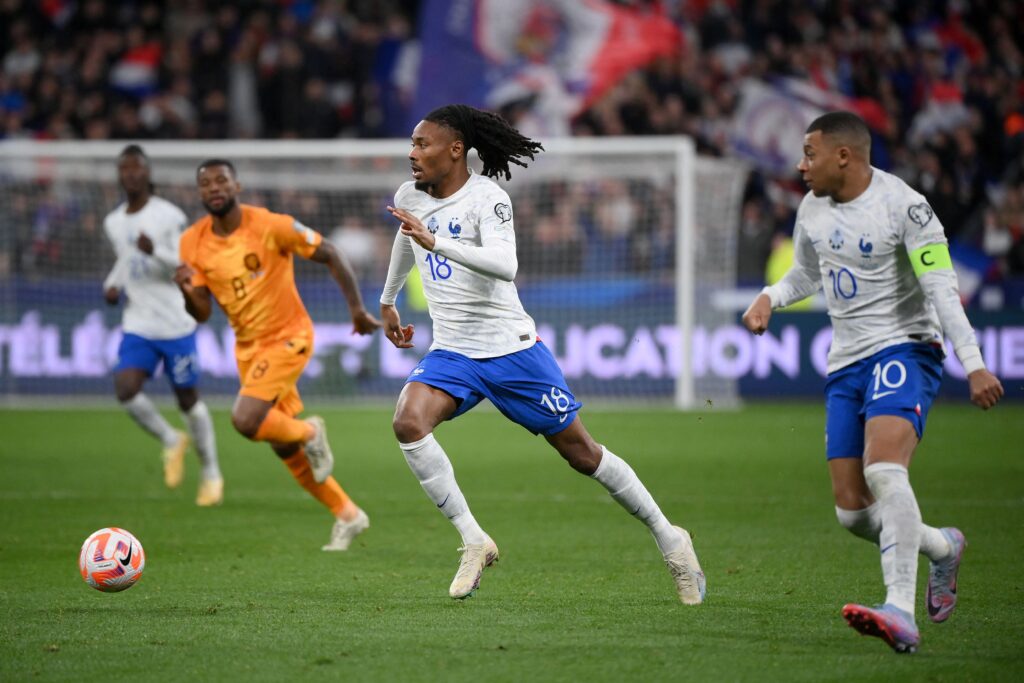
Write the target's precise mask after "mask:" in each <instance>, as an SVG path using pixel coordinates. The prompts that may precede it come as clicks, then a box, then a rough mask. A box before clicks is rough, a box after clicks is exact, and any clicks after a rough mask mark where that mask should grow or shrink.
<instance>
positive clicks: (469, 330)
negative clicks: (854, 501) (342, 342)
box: [380, 105, 705, 605]
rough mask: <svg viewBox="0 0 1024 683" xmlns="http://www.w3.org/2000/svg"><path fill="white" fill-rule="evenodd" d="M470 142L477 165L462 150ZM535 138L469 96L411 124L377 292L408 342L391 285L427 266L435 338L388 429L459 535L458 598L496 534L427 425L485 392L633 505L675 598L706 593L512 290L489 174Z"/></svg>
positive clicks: (691, 559) (494, 554) (503, 209)
mask: <svg viewBox="0 0 1024 683" xmlns="http://www.w3.org/2000/svg"><path fill="white" fill-rule="evenodd" d="M473 147H475V148H476V149H477V152H478V153H479V155H480V159H481V160H482V161H483V165H484V168H483V175H477V174H475V173H473V172H472V171H471V170H470V168H469V166H468V164H467V153H468V151H469V149H470V148H473ZM541 149H542V147H541V145H540V144H539V143H537V142H534V141H533V140H530V139H527V138H525V137H523V136H522V135H520V134H519V132H518V131H517V130H516V129H514V128H512V127H511V126H509V125H508V124H507V123H506V122H505V120H504V119H502V118H501V117H499V116H497V115H495V114H492V113H490V112H485V111H480V110H478V109H474V108H472V107H468V106H465V105H451V106H446V107H441V108H440V109H436V110H435V111H433V112H431V113H430V114H428V115H427V116H426V118H425V119H424V120H423V121H420V123H419V124H418V125H417V126H416V129H415V130H414V131H413V133H412V151H411V152H410V153H409V161H410V163H411V166H412V176H413V180H412V181H410V182H407V183H405V184H404V185H402V186H401V187H400V188H399V189H398V192H396V193H395V206H394V207H389V210H390V211H391V213H392V214H393V215H394V216H395V218H397V219H398V220H399V221H401V225H400V227H399V231H398V234H397V235H396V236H395V243H394V247H393V249H392V252H391V265H390V268H389V269H388V279H387V283H386V284H385V287H384V292H383V294H382V295H381V299H380V303H381V318H382V319H383V321H384V328H385V333H386V334H387V337H388V339H389V340H390V341H391V342H392V343H393V344H394V345H395V346H396V347H398V348H408V347H411V346H412V337H413V327H412V325H407V326H406V327H404V328H403V327H402V324H401V320H400V318H399V314H398V311H397V309H396V308H395V305H394V304H395V299H396V297H397V296H398V292H399V290H400V289H401V288H402V285H403V284H404V283H405V280H406V277H407V276H408V274H409V271H410V270H411V269H412V267H413V266H414V265H415V266H417V267H418V268H419V272H420V275H421V278H422V280H423V287H424V293H425V294H426V298H427V302H428V306H429V310H430V316H431V318H432V319H433V323H434V335H433V337H434V343H433V345H432V346H431V348H430V352H429V353H428V354H427V355H426V356H425V357H424V358H423V360H422V361H420V363H419V365H417V366H416V368H415V369H414V370H413V371H412V374H410V375H409V378H408V380H406V385H405V388H404V389H403V390H402V394H401V396H399V398H398V405H397V407H396V408H395V417H394V431H395V436H396V437H398V441H399V445H400V446H401V449H402V452H403V453H404V454H405V459H406V461H407V462H408V463H409V467H410V468H411V469H412V471H413V473H414V474H415V475H416V478H417V479H419V482H420V484H421V485H422V486H423V489H424V490H425V491H426V493H427V495H428V496H429V497H430V499H431V500H432V501H434V504H435V505H437V507H438V508H439V509H440V510H441V512H442V513H443V514H444V515H445V516H446V517H447V518H448V519H449V520H450V521H451V522H452V524H454V525H455V528H456V529H457V530H458V531H459V533H460V534H461V536H462V543H463V547H462V548H461V549H460V550H462V559H461V561H460V564H459V569H458V572H457V573H456V575H455V579H454V580H453V581H452V584H451V587H450V588H449V594H450V595H451V596H452V597H453V598H465V597H467V596H469V595H471V594H472V593H473V591H474V590H475V589H476V588H477V587H478V586H479V583H480V577H481V574H482V573H483V570H484V568H485V567H487V566H489V565H490V564H492V563H493V562H494V561H495V560H497V559H498V547H497V545H495V543H494V541H493V540H492V539H491V538H490V536H488V535H487V534H486V533H485V532H484V530H483V529H482V528H481V527H480V525H479V524H478V523H477V521H476V520H475V519H474V517H473V515H472V513H471V512H470V510H469V506H468V505H467V503H466V499H465V497H464V496H463V495H462V491H461V490H460V489H459V486H458V484H457V483H456V481H455V474H454V471H453V469H452V465H451V462H450V461H449V460H448V456H447V455H446V454H445V452H444V449H443V448H441V445H440V444H439V443H438V442H437V440H436V439H435V438H434V434H433V432H434V428H435V427H437V425H439V424H440V423H441V422H443V421H444V420H449V419H452V418H455V417H458V416H459V415H462V414H463V413H465V412H467V411H469V410H470V409H471V408H473V407H474V406H475V405H476V404H477V403H479V402H480V401H482V400H483V399H484V398H487V399H489V400H490V401H491V402H492V403H493V404H494V405H495V406H496V407H497V408H498V410H500V411H501V412H502V414H504V415H505V416H506V417H508V418H509V419H510V420H512V421H513V422H516V423H517V424H520V425H522V426H523V427H525V428H526V429H528V430H529V431H530V432H532V433H534V434H543V435H544V437H545V438H546V439H547V441H548V443H550V444H551V445H552V446H554V448H555V449H556V450H557V451H558V452H559V453H560V454H561V455H562V457H563V458H565V459H566V461H568V463H569V465H570V466H571V467H573V469H575V470H576V471H578V472H580V473H582V474H586V475H588V476H591V477H593V478H594V479H597V480H598V481H599V482H600V483H601V484H602V485H603V486H604V487H605V488H606V489H608V492H609V493H610V494H611V495H612V497H613V498H614V499H615V500H616V501H617V502H618V503H619V504H620V505H621V506H622V507H624V508H625V509H626V510H628V511H629V512H630V514H632V515H634V516H635V517H637V518H638V519H640V520H641V521H643V522H644V524H646V525H647V526H648V528H650V530H651V533H652V534H653V535H654V539H655V541H656V542H657V544H658V548H659V549H660V550H661V552H662V554H663V555H664V557H665V561H666V563H667V564H668V567H669V570H670V572H671V573H672V576H673V578H674V579H675V583H676V589H677V591H678V594H679V599H680V600H682V602H684V603H686V604H688V605H696V604H700V603H701V602H702V601H703V599H704V590H705V581H704V573H703V572H702V571H701V568H700V564H699V563H698V561H697V556H696V554H695V553H694V550H693V544H692V543H691V540H690V535H689V534H688V533H687V532H686V531H685V530H683V529H681V528H679V527H676V526H672V524H670V523H669V521H668V520H667V519H666V518H665V515H664V514H662V512H661V510H660V509H659V508H658V505H657V504H656V503H655V502H654V499H653V498H652V497H651V494H650V493H648V491H647V489H646V488H645V487H644V485H643V483H641V481H640V479H638V478H637V476H636V474H635V473H634V472H633V470H632V468H630V466H629V465H628V464H627V463H626V462H625V461H623V460H622V459H621V458H619V457H618V456H617V455H615V454H614V453H612V452H611V451H609V450H608V449H607V448H606V447H604V446H603V445H600V444H598V443H597V442H595V441H594V439H593V438H591V436H590V434H589V433H587V430H586V429H585V428H584V426H583V421H582V420H581V419H580V418H579V417H578V415H577V411H578V410H579V409H580V407H581V404H580V403H579V402H577V401H576V398H575V397H574V396H573V394H572V392H571V391H570V390H569V387H568V385H567V384H566V381H565V378H564V377H563V376H562V371H561V369H560V368H559V367H558V364H557V362H556V361H555V358H554V356H553V355H552V354H551V352H550V351H549V350H548V349H547V347H546V346H545V345H544V344H543V343H542V342H541V341H540V340H539V339H538V338H537V330H536V327H535V325H534V322H533V319H532V318H531V317H530V316H529V315H527V314H526V311H524V310H523V306H522V304H521V303H520V301H519V294H518V292H517V291H516V286H515V284H513V282H512V281H513V279H514V278H515V275H516V270H517V268H518V262H517V260H516V241H515V234H514V231H513V227H512V226H513V222H512V203H511V201H510V200H509V196H508V194H507V193H506V192H505V191H504V190H502V189H501V188H500V187H499V186H498V185H497V183H495V182H494V181H493V180H490V178H488V177H486V176H499V175H502V174H503V175H504V176H505V178H506V179H508V178H509V177H510V173H509V167H508V165H509V162H512V163H515V164H518V165H520V166H525V165H526V164H525V163H523V162H522V161H520V158H521V157H529V158H530V159H532V158H533V156H534V154H535V153H536V152H538V151H539V150H541Z"/></svg>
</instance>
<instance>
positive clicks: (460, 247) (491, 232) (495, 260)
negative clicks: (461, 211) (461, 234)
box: [434, 188, 519, 282]
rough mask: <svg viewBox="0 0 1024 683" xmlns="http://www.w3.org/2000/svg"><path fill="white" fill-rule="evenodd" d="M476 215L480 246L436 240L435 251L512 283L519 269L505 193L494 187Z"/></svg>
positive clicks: (510, 206) (485, 197) (507, 199)
mask: <svg viewBox="0 0 1024 683" xmlns="http://www.w3.org/2000/svg"><path fill="white" fill-rule="evenodd" d="M477 213H478V220H479V223H478V226H477V229H478V230H479V232H480V246H476V245H474V244H463V243H461V242H456V241H454V240H438V241H437V243H436V244H435V245H434V252H435V253H437V254H440V255H441V256H444V257H445V258H449V259H451V260H453V261H455V262H456V263H458V264H460V265H463V266H465V267H467V268H469V269H470V270H473V271H475V272H477V273H480V274H481V275H487V276H490V277H493V278H496V279H498V280H503V281H506V282H511V281H512V280H514V279H515V277H516V271H517V270H518V269H519V261H518V259H517V257H516V237H515V230H514V229H513V223H512V201H511V200H510V199H509V197H508V194H507V193H506V192H505V191H504V190H502V189H500V188H495V189H494V190H492V191H490V192H488V193H486V194H485V195H484V196H483V197H482V198H481V202H480V203H479V204H477Z"/></svg>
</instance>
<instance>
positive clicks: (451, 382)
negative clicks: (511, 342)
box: [406, 341, 583, 436]
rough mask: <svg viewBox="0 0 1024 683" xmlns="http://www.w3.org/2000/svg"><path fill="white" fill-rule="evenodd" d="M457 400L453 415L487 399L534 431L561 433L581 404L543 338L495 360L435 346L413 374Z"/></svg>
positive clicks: (416, 380)
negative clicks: (435, 348) (469, 355)
mask: <svg viewBox="0 0 1024 683" xmlns="http://www.w3.org/2000/svg"><path fill="white" fill-rule="evenodd" d="M408 382H421V383H423V384H426V385H428V386H431V387H434V388H436V389H440V390H441V391H444V392H445V393H447V394H449V395H450V396H451V397H452V398H454V399H455V402H456V403H457V404H458V407H457V408H456V409H455V412H454V413H453V414H452V415H451V417H449V418H448V419H449V420H451V419H454V418H456V417H458V416H459V415H462V414H463V413H466V412H468V411H470V410H472V409H473V407H474V406H476V404H478V403H480V401H482V400H483V399H485V398H486V399H488V400H489V401H490V402H491V403H493V404H494V405H495V407H496V408H497V409H498V410H500V411H501V413H502V414H503V415H504V416H505V417H507V418H508V419H510V420H512V421H513V422H515V423H516V424H519V425H522V426H523V427H525V428H526V429H528V430H530V432H532V433H534V434H544V435H548V436H550V435H552V434H557V433H558V432H560V431H562V430H563V429H565V428H566V427H568V426H569V425H571V424H572V422H573V420H574V419H576V412H577V411H578V410H579V409H580V408H582V407H583V404H582V403H580V402H579V401H577V400H576V397H575V396H573V394H572V392H571V391H570V390H569V386H568V385H567V384H566V381H565V377H564V376H563V375H562V369H561V368H559V367H558V362H557V361H555V357H554V356H553V355H551V351H549V350H548V347H546V346H545V345H544V344H543V343H542V342H540V341H538V342H537V343H536V344H534V345H533V346H531V347H530V348H528V349H524V350H523V351H516V352H515V353H510V354H508V355H506V356H498V357H497V358H469V357H468V356H464V355H462V354H461V353H455V352H453V351H444V350H440V349H437V350H434V351H431V352H430V353H428V354H427V355H426V356H424V357H423V360H421V361H420V362H419V365H417V366H416V367H415V368H413V371H412V372H411V373H410V374H409V378H408V379H407V380H406V383H408Z"/></svg>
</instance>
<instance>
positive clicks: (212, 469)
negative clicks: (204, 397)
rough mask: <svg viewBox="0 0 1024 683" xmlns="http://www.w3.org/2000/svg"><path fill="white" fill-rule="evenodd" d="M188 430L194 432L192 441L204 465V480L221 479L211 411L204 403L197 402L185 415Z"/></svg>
mask: <svg viewBox="0 0 1024 683" xmlns="http://www.w3.org/2000/svg"><path fill="white" fill-rule="evenodd" d="M185 420H186V421H187V422H188V429H189V431H190V432H192V440H193V441H194V442H195V444H196V453H198V454H199V462H200V463H202V466H203V471H202V475H201V476H202V478H203V479H220V478H221V474H220V465H219V464H218V462H217V440H216V438H214V434H213V420H212V419H211V418H210V409H209V408H207V407H206V404H205V403H203V402H202V401H196V404H195V405H194V406H192V408H191V410H189V411H188V412H186V413H185Z"/></svg>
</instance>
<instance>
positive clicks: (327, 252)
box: [309, 242, 380, 334]
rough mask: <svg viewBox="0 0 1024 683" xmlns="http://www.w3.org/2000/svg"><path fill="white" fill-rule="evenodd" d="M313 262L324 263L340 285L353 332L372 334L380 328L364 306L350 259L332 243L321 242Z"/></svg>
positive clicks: (311, 257)
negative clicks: (350, 317) (346, 303)
mask: <svg viewBox="0 0 1024 683" xmlns="http://www.w3.org/2000/svg"><path fill="white" fill-rule="evenodd" d="M309 258H310V260H311V261H316V262H317V263H323V264H324V265H326V266H327V270H328V271H330V273H331V277H332V278H334V281H335V282H337V283H338V286H339V287H340V288H341V293H342V294H344V295H345V301H347V302H348V310H349V313H350V314H351V316H352V331H353V332H355V333H356V334H372V333H373V331H374V330H376V329H377V328H378V327H380V321H379V320H377V319H376V318H374V317H373V316H372V315H370V313H369V311H367V310H366V306H364V305H363V296H362V294H360V293H359V284H358V283H357V282H356V274H355V273H354V272H353V271H352V266H351V265H350V264H349V262H348V259H347V258H345V255H344V254H343V253H341V251H340V250H339V249H337V248H336V247H335V246H334V245H333V244H331V243H330V242H321V243H320V246H318V247H317V248H316V251H314V252H313V254H312V256H310V257H309Z"/></svg>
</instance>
